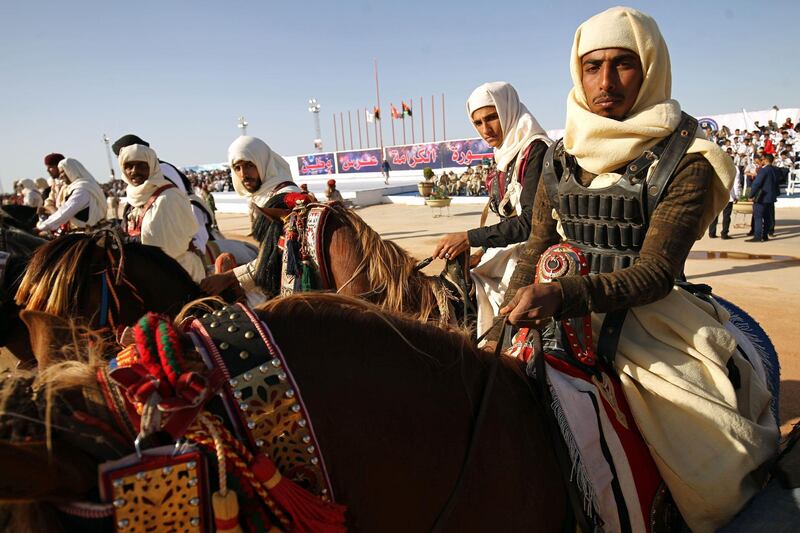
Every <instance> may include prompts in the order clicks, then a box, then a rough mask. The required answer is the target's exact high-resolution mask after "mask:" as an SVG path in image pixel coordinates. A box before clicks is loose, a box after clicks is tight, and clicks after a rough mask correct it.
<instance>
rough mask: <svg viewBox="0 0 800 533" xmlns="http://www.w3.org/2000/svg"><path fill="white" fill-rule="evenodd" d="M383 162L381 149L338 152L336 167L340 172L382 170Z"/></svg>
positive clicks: (351, 172) (352, 172)
mask: <svg viewBox="0 0 800 533" xmlns="http://www.w3.org/2000/svg"><path fill="white" fill-rule="evenodd" d="M381 163H383V160H382V158H381V151H380V149H374V150H352V151H349V152H336V168H337V171H338V172H339V174H354V173H356V172H380V171H381Z"/></svg>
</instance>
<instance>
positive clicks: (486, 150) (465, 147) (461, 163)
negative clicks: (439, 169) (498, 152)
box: [442, 139, 494, 167]
mask: <svg viewBox="0 0 800 533" xmlns="http://www.w3.org/2000/svg"><path fill="white" fill-rule="evenodd" d="M493 157H494V151H493V150H492V147H491V146H489V145H488V144H486V141H484V140H483V139H461V140H458V141H446V142H443V143H442V161H443V165H442V166H445V167H467V166H470V165H471V166H473V167H474V166H476V165H479V164H481V163H483V160H484V159H488V160H491V159H492V158H493Z"/></svg>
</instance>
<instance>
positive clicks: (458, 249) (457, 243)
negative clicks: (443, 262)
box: [433, 231, 469, 259]
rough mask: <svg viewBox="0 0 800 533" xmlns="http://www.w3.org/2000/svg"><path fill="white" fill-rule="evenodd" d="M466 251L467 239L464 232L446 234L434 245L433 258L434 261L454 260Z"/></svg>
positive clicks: (467, 248) (467, 247) (467, 246)
mask: <svg viewBox="0 0 800 533" xmlns="http://www.w3.org/2000/svg"><path fill="white" fill-rule="evenodd" d="M466 250H469V237H467V232H466V231H461V232H459V233H448V234H447V235H445V236H443V237H442V238H441V239H439V242H438V243H436V249H435V250H434V251H433V257H434V258H436V259H455V258H456V257H458V256H459V255H460V254H462V253H464V251H466Z"/></svg>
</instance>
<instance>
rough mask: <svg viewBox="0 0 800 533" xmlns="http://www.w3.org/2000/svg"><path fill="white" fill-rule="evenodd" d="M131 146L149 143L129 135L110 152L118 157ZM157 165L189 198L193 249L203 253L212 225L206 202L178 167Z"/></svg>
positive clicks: (212, 221)
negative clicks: (193, 220)
mask: <svg viewBox="0 0 800 533" xmlns="http://www.w3.org/2000/svg"><path fill="white" fill-rule="evenodd" d="M132 144H141V145H143V146H148V147H149V146H150V143H148V142H147V141H145V140H144V139H142V138H141V137H139V136H138V135H134V134H132V133H129V134H127V135H123V136H122V137H120V138H119V139H117V140H116V141H114V144H112V145H111V150H112V151H113V152H114V153H115V154H116V155H117V156H119V152H120V150H122V149H123V148H125V147H126V146H130V145H132ZM158 163H159V166H160V167H161V174H162V175H163V176H164V177H165V178H166V179H167V181H169V182H170V183H172V184H173V185H175V187H177V188H178V190H179V191H181V192H182V193H184V194H185V195H186V196H187V197H188V198H189V202H190V203H191V205H192V212H193V213H194V217H195V218H196V219H197V233H195V235H194V237H193V238H192V242H193V243H194V246H195V248H197V249H198V250H200V251H201V252H203V253H205V252H206V246H207V245H208V241H209V238H210V237H211V235H210V231H209V230H210V228H211V227H212V226H213V225H214V215H213V214H212V213H211V211H210V210H209V209H208V207H207V205H206V202H204V201H203V200H202V199H200V197H198V196H197V195H196V194H195V193H194V190H193V189H192V184H191V182H190V181H189V178H187V177H186V175H185V174H184V173H183V172H181V171H180V170H178V167H176V166H175V165H173V164H172V163H169V162H167V161H163V160H161V159H159V160H158Z"/></svg>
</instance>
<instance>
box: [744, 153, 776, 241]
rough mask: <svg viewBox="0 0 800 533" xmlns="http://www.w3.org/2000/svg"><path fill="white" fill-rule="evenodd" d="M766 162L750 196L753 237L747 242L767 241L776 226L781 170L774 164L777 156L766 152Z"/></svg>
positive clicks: (759, 172) (754, 181) (764, 158)
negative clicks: (776, 206) (776, 204)
mask: <svg viewBox="0 0 800 533" xmlns="http://www.w3.org/2000/svg"><path fill="white" fill-rule="evenodd" d="M763 160H764V162H765V163H766V164H765V165H764V166H763V167H762V168H761V170H759V171H758V175H756V179H755V180H753V186H752V188H751V189H750V198H752V199H753V231H754V235H753V238H752V239H746V240H745V242H759V241H767V240H769V237H767V234H768V233H769V232H770V231H772V228H774V227H775V202H776V201H777V200H778V194H779V193H780V188H779V184H780V179H781V174H780V171H779V170H778V169H777V168H775V167H774V166H772V163H773V161H775V156H773V155H772V154H764V157H763Z"/></svg>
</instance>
